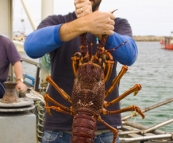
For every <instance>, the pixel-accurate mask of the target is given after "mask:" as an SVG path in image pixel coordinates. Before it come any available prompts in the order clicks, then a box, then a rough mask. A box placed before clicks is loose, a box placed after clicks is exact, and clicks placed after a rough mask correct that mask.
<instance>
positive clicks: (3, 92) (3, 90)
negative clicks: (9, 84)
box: [0, 82, 5, 98]
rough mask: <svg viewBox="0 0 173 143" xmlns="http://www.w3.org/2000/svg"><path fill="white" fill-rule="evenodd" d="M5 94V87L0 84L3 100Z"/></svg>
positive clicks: (0, 95)
mask: <svg viewBox="0 0 173 143" xmlns="http://www.w3.org/2000/svg"><path fill="white" fill-rule="evenodd" d="M4 94H5V87H4V84H3V83H2V82H0V98H2V97H3V95H4Z"/></svg>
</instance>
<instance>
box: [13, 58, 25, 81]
mask: <svg viewBox="0 0 173 143" xmlns="http://www.w3.org/2000/svg"><path fill="white" fill-rule="evenodd" d="M14 73H15V75H16V79H22V78H23V71H22V64H21V62H20V61H18V62H16V63H15V64H14Z"/></svg>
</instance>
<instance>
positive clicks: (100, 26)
mask: <svg viewBox="0 0 173 143" xmlns="http://www.w3.org/2000/svg"><path fill="white" fill-rule="evenodd" d="M85 19H87V21H89V22H88V23H89V24H88V23H87V25H88V27H87V28H89V29H88V31H87V32H89V33H92V34H94V35H100V34H101V35H103V34H106V35H112V34H113V33H114V25H115V21H114V19H115V16H114V15H113V14H112V13H111V12H101V11H95V12H93V13H92V14H90V15H87V16H85Z"/></svg>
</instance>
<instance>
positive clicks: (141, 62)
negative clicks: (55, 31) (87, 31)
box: [21, 42, 173, 132]
mask: <svg viewBox="0 0 173 143" xmlns="http://www.w3.org/2000/svg"><path fill="white" fill-rule="evenodd" d="M136 44H137V46H138V50H139V55H138V58H137V61H136V62H135V63H134V64H133V65H132V66H130V67H129V68H128V71H127V73H126V74H125V75H124V76H123V77H122V79H121V82H120V94H122V93H123V92H125V91H126V90H128V89H129V88H131V87H133V86H134V85H135V84H137V83H139V84H141V85H142V89H141V90H140V91H139V93H138V94H137V96H133V94H130V95H129V96H127V97H126V98H125V99H123V100H122V101H121V107H122V108H123V107H127V106H130V105H133V104H134V105H136V106H139V107H140V108H141V109H144V108H146V107H149V106H152V105H154V104H157V103H159V102H163V101H165V100H167V99H169V98H173V50H172V51H170V50H164V49H162V48H161V46H160V45H159V42H137V43H136ZM21 56H22V57H25V58H28V59H31V58H29V57H27V55H26V54H25V53H21ZM32 60H33V59H32ZM33 61H36V62H38V59H35V60H33ZM23 67H24V73H27V74H30V75H32V76H35V71H36V70H35V69H36V68H35V67H34V66H32V67H31V66H29V65H27V64H25V63H23ZM121 67H122V65H121V64H118V69H117V70H118V71H120V70H121ZM172 112H173V103H169V104H166V105H164V106H161V107H159V108H156V109H153V110H151V111H148V112H145V116H146V118H145V119H141V117H140V116H137V117H133V118H131V119H130V121H132V122H136V123H140V124H142V125H145V126H148V127H152V126H154V125H157V124H159V123H161V122H164V121H167V120H169V119H172V118H173V114H172ZM130 114H131V112H126V113H123V114H122V116H127V115H130ZM159 129H160V130H163V131H166V132H173V123H171V124H168V125H166V126H164V127H161V128H159Z"/></svg>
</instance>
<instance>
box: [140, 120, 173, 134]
mask: <svg viewBox="0 0 173 143" xmlns="http://www.w3.org/2000/svg"><path fill="white" fill-rule="evenodd" d="M172 122H173V119H170V120H167V121H165V122H162V123H160V124H158V125H156V126H153V127H151V128H148V129H146V130H144V131H141V133H142V134H145V133H147V132H150V131H152V130H155V129H157V128H159V127H162V126H164V125H167V124H170V123H172Z"/></svg>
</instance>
